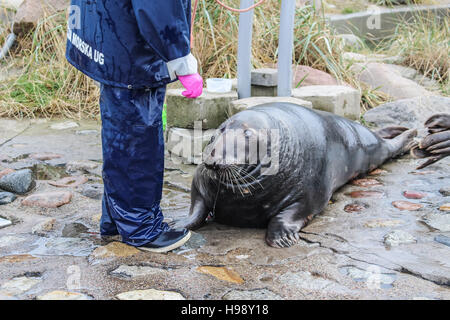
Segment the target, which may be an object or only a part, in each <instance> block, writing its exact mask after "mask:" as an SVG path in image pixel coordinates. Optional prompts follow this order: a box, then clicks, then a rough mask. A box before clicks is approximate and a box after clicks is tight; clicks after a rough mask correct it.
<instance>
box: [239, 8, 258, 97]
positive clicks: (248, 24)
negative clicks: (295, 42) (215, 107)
mask: <svg viewBox="0 0 450 320" xmlns="http://www.w3.org/2000/svg"><path fill="white" fill-rule="evenodd" d="M253 2H254V1H253V0H241V9H244V8H248V7H250V6H252V5H253ZM252 26H253V10H250V11H248V12H243V13H240V14H239V40H238V55H237V77H238V80H237V82H238V84H237V85H238V97H239V99H243V98H248V97H250V96H251V67H252V62H251V54H252Z"/></svg>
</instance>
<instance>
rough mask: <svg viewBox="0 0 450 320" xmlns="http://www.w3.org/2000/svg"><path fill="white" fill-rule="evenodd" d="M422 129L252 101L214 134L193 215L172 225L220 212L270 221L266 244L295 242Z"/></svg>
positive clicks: (250, 221) (195, 187)
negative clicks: (370, 125) (339, 194)
mask: <svg viewBox="0 0 450 320" xmlns="http://www.w3.org/2000/svg"><path fill="white" fill-rule="evenodd" d="M416 135H417V131H416V130H407V128H399V127H393V128H392V129H390V128H386V129H383V130H381V131H380V132H379V133H378V134H377V133H374V132H372V131H370V130H369V129H367V128H366V127H364V126H362V125H360V124H358V123H356V122H352V121H350V120H347V119H345V118H342V117H339V116H336V115H334V114H331V113H328V112H322V111H316V110H312V109H309V108H305V107H300V106H298V105H294V104H290V103H268V104H264V105H260V106H256V107H253V108H249V109H247V110H245V111H242V112H240V113H238V114H235V115H234V116H232V117H231V118H229V119H228V120H227V121H225V122H224V123H223V124H222V125H221V126H220V128H218V129H217V131H216V134H215V135H214V136H213V137H212V138H211V141H210V143H209V144H208V145H207V146H206V148H205V150H204V155H203V163H202V164H201V165H199V166H198V168H197V170H196V173H195V175H194V179H193V181H192V188H191V208H190V213H189V216H188V217H187V218H185V219H183V220H179V221H175V222H174V223H173V226H176V227H186V228H189V229H196V228H199V227H200V226H202V224H203V223H205V221H207V220H211V219H214V220H215V221H216V222H218V223H221V224H226V225H231V226H236V227H245V228H267V233H266V242H267V244H269V245H270V246H273V247H280V248H281V247H290V246H292V245H294V244H295V243H297V242H298V240H299V231H300V230H301V229H302V228H303V227H304V226H305V225H306V224H307V223H308V222H309V221H310V220H311V219H312V217H313V216H314V215H316V214H318V213H320V212H321V211H322V210H323V209H324V208H325V206H326V205H327V204H328V201H329V200H330V199H331V196H332V194H333V192H334V191H335V190H337V189H338V188H339V187H341V186H342V185H344V184H345V183H347V182H348V181H349V180H351V179H353V178H355V177H357V176H359V175H360V174H364V173H367V172H369V171H372V170H374V169H375V168H377V167H378V166H380V165H381V164H382V163H383V162H385V161H386V160H388V159H390V158H393V157H396V156H399V155H401V154H403V153H405V152H407V151H409V149H410V148H411V146H412V145H413V138H414V137H415V136H416ZM385 138H386V139H385ZM387 138H390V139H387Z"/></svg>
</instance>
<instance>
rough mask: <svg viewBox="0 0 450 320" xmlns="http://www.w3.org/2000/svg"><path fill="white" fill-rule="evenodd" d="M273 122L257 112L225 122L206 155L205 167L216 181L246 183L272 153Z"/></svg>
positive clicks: (210, 143)
mask: <svg viewBox="0 0 450 320" xmlns="http://www.w3.org/2000/svg"><path fill="white" fill-rule="evenodd" d="M271 131H272V129H271V126H270V118H269V117H268V116H267V115H266V114H265V113H262V112H258V111H256V110H246V111H243V112H240V113H238V114H236V115H234V116H233V117H231V118H230V119H228V120H227V121H226V122H224V123H223V124H222V125H221V126H220V127H219V128H218V129H217V130H216V132H215V134H214V136H213V137H212V138H211V140H210V142H209V144H208V145H207V146H206V148H205V150H204V151H203V164H204V166H205V167H206V169H207V170H209V171H210V172H212V173H214V176H215V177H216V178H220V179H223V180H224V181H225V182H227V180H228V182H233V181H234V182H235V183H238V182H239V183H243V182H244V181H245V179H246V177H250V176H254V174H255V171H256V170H257V169H258V168H259V167H260V166H261V164H263V163H264V161H265V160H264V159H267V155H268V154H270V150H271V147H270V146H271Z"/></svg>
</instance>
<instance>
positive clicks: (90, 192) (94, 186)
mask: <svg viewBox="0 0 450 320" xmlns="http://www.w3.org/2000/svg"><path fill="white" fill-rule="evenodd" d="M81 194H82V195H83V196H85V197H88V198H91V199H95V200H99V199H101V198H102V196H103V185H102V184H101V183H91V184H86V185H84V186H83V187H82V189H81Z"/></svg>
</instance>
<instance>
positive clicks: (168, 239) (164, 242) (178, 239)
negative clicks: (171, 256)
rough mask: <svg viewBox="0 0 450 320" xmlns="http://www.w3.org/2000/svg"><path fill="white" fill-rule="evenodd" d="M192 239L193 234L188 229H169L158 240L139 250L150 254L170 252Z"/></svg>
mask: <svg viewBox="0 0 450 320" xmlns="http://www.w3.org/2000/svg"><path fill="white" fill-rule="evenodd" d="M190 237H191V232H190V231H189V230H187V229H168V230H166V231H163V232H162V233H161V234H160V236H159V237H158V238H156V239H155V240H153V241H152V242H149V243H147V244H145V245H143V246H140V247H137V248H138V249H141V250H144V251H150V252H159V253H162V252H169V251H171V250H174V249H176V248H179V247H181V246H182V245H183V244H185V243H186V242H187V241H188V240H189V238H190Z"/></svg>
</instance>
